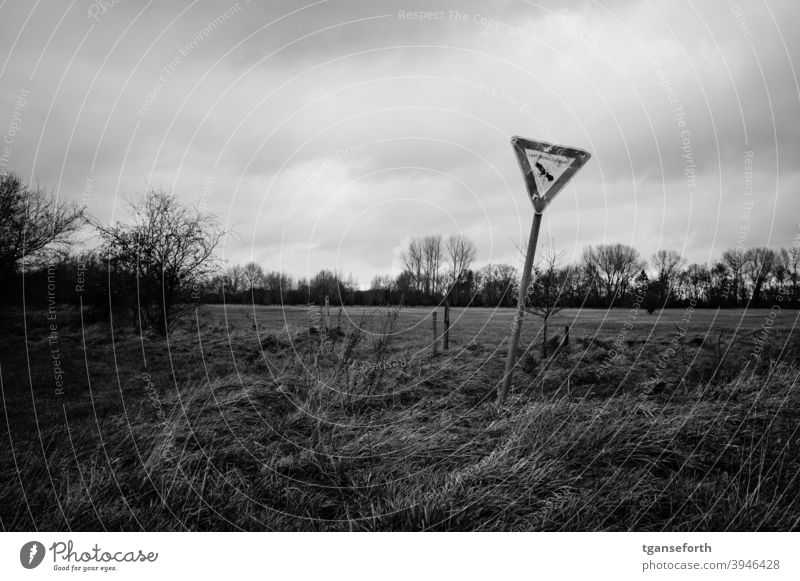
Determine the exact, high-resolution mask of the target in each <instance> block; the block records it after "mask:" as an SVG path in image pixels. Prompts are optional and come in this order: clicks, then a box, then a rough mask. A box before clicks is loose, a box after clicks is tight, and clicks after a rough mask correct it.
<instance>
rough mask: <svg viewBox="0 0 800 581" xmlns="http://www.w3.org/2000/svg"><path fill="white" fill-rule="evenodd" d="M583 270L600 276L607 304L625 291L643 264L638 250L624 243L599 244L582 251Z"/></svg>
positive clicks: (611, 302)
mask: <svg viewBox="0 0 800 581" xmlns="http://www.w3.org/2000/svg"><path fill="white" fill-rule="evenodd" d="M583 262H584V270H585V271H586V272H589V273H591V272H594V273H596V274H597V276H599V277H600V279H601V282H602V283H603V286H604V287H605V291H606V298H607V299H608V301H609V305H613V303H614V301H615V300H616V299H617V298H618V297H619V296H620V295H621V294H622V293H624V292H625V291H626V289H627V288H628V285H629V284H630V281H631V278H633V277H634V276H636V274H637V273H638V272H639V271H640V270H641V269H642V268H644V266H645V263H644V261H643V260H642V259H641V258H640V257H639V252H638V251H637V250H636V249H635V248H633V247H631V246H627V245H625V244H599V245H598V246H597V248H596V249H595V248H592V247H591V246H589V247H587V248H586V249H585V250H584V251H583Z"/></svg>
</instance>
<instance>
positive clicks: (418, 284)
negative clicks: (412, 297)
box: [402, 238, 423, 291]
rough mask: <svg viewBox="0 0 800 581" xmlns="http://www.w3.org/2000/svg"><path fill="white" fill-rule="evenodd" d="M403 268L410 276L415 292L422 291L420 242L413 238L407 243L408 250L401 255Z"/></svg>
mask: <svg viewBox="0 0 800 581" xmlns="http://www.w3.org/2000/svg"><path fill="white" fill-rule="evenodd" d="M402 260H403V266H404V267H405V270H406V271H408V273H409V274H410V275H411V277H412V279H413V281H414V287H415V290H416V291H420V290H422V263H423V253H422V242H421V241H420V240H419V239H418V238H414V239H412V240H411V242H409V245H408V250H406V251H404V252H403V254H402Z"/></svg>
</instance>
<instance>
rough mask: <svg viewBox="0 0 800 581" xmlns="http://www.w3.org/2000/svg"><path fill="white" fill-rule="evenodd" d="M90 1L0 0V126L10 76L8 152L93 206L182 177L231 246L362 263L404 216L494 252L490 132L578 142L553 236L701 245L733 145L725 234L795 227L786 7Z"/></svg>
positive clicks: (505, 231) (293, 258) (508, 184)
mask: <svg viewBox="0 0 800 581" xmlns="http://www.w3.org/2000/svg"><path fill="white" fill-rule="evenodd" d="M91 6H93V5H92V3H90V2H79V3H76V4H75V7H74V8H73V10H71V11H67V12H64V11H66V10H67V7H60V6H55V5H49V4H41V5H39V6H38V7H37V8H36V9H35V11H34V12H33V13H32V14H29V13H28V11H30V10H31V9H32V6H28V5H25V4H19V3H13V5H12V4H9V3H7V4H6V5H4V6H3V8H2V10H0V16H1V17H0V60H2V61H3V62H6V65H5V68H4V69H3V71H2V75H0V81H2V83H0V131H2V132H4V133H5V132H6V130H7V128H10V127H11V123H12V119H13V118H14V109H15V103H16V102H17V100H18V99H17V98H18V95H19V93H20V91H21V90H23V89H24V90H25V91H27V94H28V101H27V102H28V106H27V108H26V109H25V110H24V111H23V114H22V115H21V116H20V119H19V120H18V121H16V122H15V124H16V125H18V126H19V127H18V129H16V130H15V133H14V136H13V140H12V141H13V142H12V143H10V144H8V146H9V147H10V149H11V152H10V154H8V157H9V160H10V165H11V166H12V167H13V169H15V170H17V171H19V172H20V173H22V174H23V175H24V176H25V177H30V178H34V179H38V180H39V181H40V182H41V183H42V184H45V185H47V186H49V187H51V188H53V189H57V191H58V192H59V194H60V195H63V196H65V197H70V198H73V199H81V200H83V201H85V202H86V203H87V204H88V207H89V210H90V211H91V212H92V213H94V214H95V215H97V216H99V217H102V218H110V217H111V216H112V213H113V214H114V215H118V213H119V211H120V209H121V208H122V203H123V197H124V196H133V195H135V194H136V193H137V192H141V191H142V190H143V189H144V188H146V187H148V186H157V187H161V188H164V189H169V190H175V191H176V192H179V193H181V194H182V195H183V196H184V197H185V199H187V200H191V201H198V200H200V199H201V198H202V199H203V203H204V206H205V207H207V208H208V209H209V210H210V211H213V212H215V213H217V214H218V215H219V216H220V217H221V219H222V220H223V221H225V222H226V223H227V224H228V225H229V226H233V227H235V229H236V230H237V231H238V232H239V234H240V235H239V236H238V237H236V238H232V239H231V240H229V241H228V243H227V245H226V248H225V255H226V257H227V258H229V259H230V260H233V261H239V260H246V259H249V258H250V257H253V258H255V259H257V260H259V261H261V262H262V263H263V264H264V266H265V267H267V268H276V267H277V266H278V261H277V259H276V257H280V259H281V260H282V261H283V262H282V264H283V267H284V268H285V269H287V270H290V271H293V272H297V273H300V272H304V271H305V269H306V266H307V265H308V268H310V269H311V270H312V271H313V270H316V269H318V268H322V267H328V268H331V267H333V266H336V267H337V268H339V269H340V270H342V271H345V272H350V271H352V272H354V273H355V274H356V275H358V277H359V279H360V280H361V282H368V280H367V279H368V278H369V276H370V275H371V274H372V273H375V272H378V271H380V272H389V271H390V270H391V269H392V268H393V266H392V265H393V260H394V259H393V257H394V255H395V254H396V249H397V248H399V246H400V245H401V244H402V241H403V240H406V239H407V238H408V237H409V236H415V235H420V234H424V233H427V232H434V231H441V232H444V233H448V232H451V231H457V230H459V229H460V230H462V231H463V232H465V233H467V234H468V235H469V236H471V237H472V238H473V239H474V240H475V241H476V242H477V243H478V245H479V248H480V252H479V260H480V261H481V262H486V261H489V260H491V261H513V260H515V259H516V258H517V252H516V249H515V244H519V243H520V241H521V240H524V239H525V237H526V236H527V228H528V224H529V220H530V215H531V209H530V206H529V202H528V201H527V200H526V199H525V194H524V191H523V187H522V182H521V179H520V174H519V169H518V168H517V167H516V162H515V161H514V158H513V155H512V153H511V148H510V145H509V141H508V140H509V137H510V136H511V135H513V134H521V135H525V136H529V137H532V138H539V139H544V140H550V141H555V142H558V143H564V144H567V145H572V146H577V147H584V148H587V149H589V150H590V151H591V152H592V154H593V159H592V160H591V162H590V163H589V164H588V165H587V166H586V167H585V168H584V169H583V170H582V171H581V172H580V173H579V174H578V175H577V177H576V178H575V180H574V181H573V183H572V184H571V185H570V186H568V187H567V188H566V189H565V190H564V191H563V192H562V194H561V195H560V198H559V199H558V202H557V203H556V204H553V206H552V207H551V208H550V209H549V210H548V212H547V219H546V226H547V228H548V235H549V236H550V237H552V238H553V240H554V243H556V244H557V245H558V246H560V247H563V248H566V249H567V250H569V251H574V252H575V253H576V254H579V252H580V249H581V248H582V247H583V246H584V245H586V244H589V243H597V242H601V241H621V242H626V243H629V244H633V245H635V246H637V247H639V248H640V249H641V250H642V252H643V253H644V254H645V255H649V254H651V253H652V252H653V251H654V250H656V248H657V247H659V246H662V247H669V248H674V249H677V250H680V251H682V252H684V253H685V254H686V255H687V256H689V258H690V259H691V260H695V261H705V260H707V259H708V258H709V257H711V258H713V257H715V256H717V255H718V254H719V253H720V252H721V251H722V250H723V249H724V248H726V247H731V246H733V245H735V243H736V240H737V232H738V231H739V228H740V225H741V222H742V208H743V203H744V202H745V197H744V193H743V191H744V185H743V171H744V160H745V156H746V155H748V153H747V152H752V156H753V157H752V159H753V180H754V181H753V183H754V195H753V201H754V208H753V211H752V216H751V222H750V225H751V230H750V234H749V241H751V242H752V244H766V243H769V244H771V245H773V246H780V245H789V244H790V243H791V240H792V238H793V237H794V235H795V234H796V232H797V227H798V225H797V223H796V222H797V220H796V217H797V216H798V215H800V212H798V210H800V208H798V202H797V201H796V196H794V195H793V192H794V191H795V190H796V188H797V186H798V181H800V177H798V172H797V170H796V169H795V160H796V159H797V157H798V145H800V126H799V125H798V124H797V123H796V122H794V120H795V119H796V118H797V113H798V105H799V104H800V99H799V97H800V95H799V94H798V83H797V73H796V70H795V67H794V62H793V59H794V58H795V57H796V56H797V55H798V54H800V46H799V44H800V39H799V38H798V37H797V35H795V34H793V33H792V31H791V30H790V28H789V26H790V25H791V23H792V22H794V21H795V20H796V18H797V16H798V9H797V7H796V6H794V5H791V4H788V3H778V2H771V3H769V4H766V5H763V6H759V7H758V8H756V7H755V6H750V5H744V4H742V6H740V7H738V8H737V9H735V10H734V8H733V6H734V5H733V4H715V5H700V6H698V5H696V4H692V3H684V2H677V3H667V2H659V3H649V4H640V3H635V2H614V3H606V4H604V5H600V4H596V3H590V2H587V3H576V4H573V5H570V6H569V7H568V8H567V9H564V8H562V5H561V3H555V2H552V3H542V4H537V5H533V4H531V3H527V2H521V1H519V2H517V1H507V2H490V3H477V2H459V3H450V2H447V3H445V2H443V3H441V4H440V5H435V6H431V5H430V4H422V3H419V4H409V5H407V6H402V7H399V6H398V5H397V3H395V2H389V1H388V0H387V1H381V2H371V3H368V4H364V3H359V2H355V1H354V0H353V1H347V2H343V1H338V0H336V1H334V0H331V1H328V2H319V3H316V2H307V3H306V4H305V5H299V4H297V3H295V2H289V1H288V0H286V1H281V2H270V3H269V4H268V5H261V4H257V3H255V2H245V1H243V0H240V1H239V2H238V4H237V3H235V2H231V3H230V4H224V3H223V4H220V3H211V2H204V1H198V2H182V3H171V4H162V3H158V4H155V3H154V4H151V5H149V6H147V7H146V8H144V5H139V4H134V3H131V2H124V1H121V2H119V3H117V4H115V5H114V6H112V7H110V8H108V9H107V10H106V12H105V13H99V12H98V9H97V8H94V9H92V10H94V11H95V18H93V17H91V16H90V14H89V10H90V9H91V8H90V7H91ZM95 6H97V5H95ZM736 6H738V5H736ZM401 11H403V14H401ZM417 11H433V13H432V14H431V15H429V16H430V18H426V19H424V20H422V21H420V20H419V19H418V18H416V19H415V18H414V13H415V12H417ZM26 19H27V24H26V25H25V27H24V28H22V26H23V23H25V21H26ZM59 21H60V25H59ZM17 36H18V38H17ZM12 48H13V50H12ZM362 145H363V147H361V146H362ZM354 147H358V150H357V151H350V150H351V149H352V148H354ZM348 148H350V149H348ZM342 152H345V153H344V154H343V153H342ZM330 160H333V161H332V162H331V161H330ZM412 168H416V169H412ZM315 171H317V174H318V176H319V177H318V179H314V180H310V176H312V175H314V172H315ZM309 181H311V183H309ZM207 182H208V183H212V184H213V186H212V187H211V188H208V187H206V188H205V192H204V183H207ZM292 207H294V210H293V211H292V212H290V213H289V214H287V211H288V210H289V209H291V208H292ZM395 262H396V260H395Z"/></svg>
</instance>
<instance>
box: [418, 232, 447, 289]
mask: <svg viewBox="0 0 800 581" xmlns="http://www.w3.org/2000/svg"><path fill="white" fill-rule="evenodd" d="M442 253H443V248H442V237H441V235H439V234H436V235H434V236H425V238H423V239H422V260H423V261H422V277H423V280H424V283H425V294H428V295H431V294H435V293H436V292H437V291H438V290H439V286H440V283H441V269H442Z"/></svg>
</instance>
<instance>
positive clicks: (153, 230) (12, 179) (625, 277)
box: [0, 174, 800, 333]
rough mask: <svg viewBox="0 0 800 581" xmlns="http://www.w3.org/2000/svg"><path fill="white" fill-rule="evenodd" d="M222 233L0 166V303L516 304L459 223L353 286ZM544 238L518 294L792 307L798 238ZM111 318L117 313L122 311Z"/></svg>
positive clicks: (139, 315)
mask: <svg viewBox="0 0 800 581" xmlns="http://www.w3.org/2000/svg"><path fill="white" fill-rule="evenodd" d="M84 228H87V229H91V230H93V231H94V232H95V233H96V234H97V235H98V236H99V238H100V244H99V245H98V247H97V248H96V249H93V250H85V249H84V250H79V249H77V248H76V246H75V244H74V242H73V235H74V234H75V233H77V232H78V231H80V230H83V229H84ZM227 234H228V232H225V231H224V230H223V229H222V228H221V226H220V224H219V221H218V218H217V217H216V216H214V215H211V214H208V213H204V212H203V211H202V210H201V208H200V207H199V206H198V207H196V208H192V207H190V206H188V205H186V204H184V203H183V202H181V200H180V199H179V198H178V197H177V196H175V195H174V194H172V193H170V192H164V191H157V190H149V191H146V192H145V193H144V195H143V196H142V197H141V198H140V200H139V201H135V202H130V203H129V207H128V219H127V220H124V221H118V222H115V223H113V224H105V223H101V222H100V221H98V220H96V219H93V218H92V217H91V216H88V215H87V214H86V212H85V208H83V207H80V206H78V205H77V204H74V203H69V202H66V201H63V200H59V199H58V198H56V197H55V196H53V195H51V194H49V193H48V192H47V191H45V190H44V189H42V188H40V187H30V186H28V185H26V184H24V183H23V182H22V181H21V179H20V178H19V177H18V176H16V175H14V174H0V271H2V273H0V277H1V278H0V304H6V305H8V304H11V305H15V304H16V305H19V304H23V301H24V303H25V304H26V305H28V306H29V307H32V308H48V309H52V306H53V305H54V304H59V303H68V304H76V305H78V304H80V305H83V306H85V307H88V308H89V311H90V312H91V313H94V314H95V316H97V317H98V318H100V317H103V318H107V317H108V316H109V315H110V314H111V313H114V314H115V315H117V314H119V315H122V316H124V317H127V318H128V319H129V320H131V321H134V323H135V324H142V325H144V324H145V323H146V324H147V325H150V326H153V327H154V328H155V329H156V330H157V331H158V332H161V333H165V332H168V330H169V329H170V328H171V327H172V326H173V324H174V323H175V322H177V321H178V320H179V319H180V318H181V316H182V312H183V313H185V312H186V310H187V308H188V307H189V306H190V305H192V304H214V303H226V304H245V303H247V304H256V305H309V304H316V305H322V304H325V302H326V300H328V301H329V302H330V304H331V305H333V306H338V305H344V306H381V305H405V306H409V307H414V306H433V305H438V304H441V303H442V302H444V301H449V304H450V305H452V306H457V307H514V306H515V305H516V303H517V298H518V296H519V292H520V289H519V279H520V276H519V275H520V273H519V272H518V270H517V268H515V267H514V266H513V265H510V264H487V265H484V266H482V267H478V266H477V265H476V258H477V255H478V249H477V246H476V245H475V243H474V242H472V241H471V240H470V239H469V238H467V237H466V236H464V235H460V234H453V235H450V236H447V237H444V236H442V235H441V234H432V235H428V236H422V237H417V238H414V239H412V240H411V241H410V242H409V244H408V247H407V248H406V249H405V250H404V252H403V253H402V256H401V258H402V272H401V273H400V274H399V275H397V276H387V275H376V276H375V277H373V279H372V280H371V282H370V285H369V288H367V289H361V288H359V284H358V281H357V280H356V278H355V277H354V276H352V275H348V276H345V275H343V274H342V273H341V272H337V271H334V270H329V269H323V270H320V271H319V272H317V273H316V274H315V275H313V276H311V277H309V278H301V277H299V278H296V277H294V276H292V275H291V274H289V273H285V272H278V271H275V270H273V269H270V268H269V267H266V268H265V267H264V266H263V265H260V264H257V263H255V262H249V263H247V264H244V265H239V264H234V265H227V266H226V265H223V264H222V263H221V262H220V261H219V260H218V258H217V256H216V251H217V248H218V247H219V245H220V243H221V241H222V240H223V239H224V236H226V235H227ZM562 255H563V253H559V252H558V251H557V250H556V249H554V248H553V247H552V246H550V245H545V246H544V248H541V249H540V250H539V251H538V252H537V257H536V262H535V266H534V271H535V272H534V276H533V279H532V283H531V285H530V286H529V287H528V289H527V299H528V304H529V305H530V306H531V308H533V309H534V310H535V309H536V308H542V307H544V308H545V309H546V310H547V311H548V312H551V311H553V309H554V308H555V309H556V310H557V309H559V308H568V307H581V308H609V307H628V306H631V305H633V304H641V305H642V306H643V307H644V308H646V309H647V310H648V311H650V312H653V311H655V310H657V309H661V308H670V307H681V306H685V305H689V304H691V305H692V306H693V307H711V308H737V307H765V306H766V307H770V306H772V305H776V304H781V305H782V306H783V307H798V306H800V236H798V237H796V238H795V239H794V240H793V241H792V246H791V247H790V248H788V249H786V248H780V249H778V250H774V249H770V248H766V247H757V248H747V249H746V248H733V249H729V250H726V251H724V252H723V253H722V255H721V256H720V258H719V260H718V261H716V262H713V263H710V264H688V263H687V261H686V259H685V258H683V257H682V256H680V254H679V253H678V252H675V251H673V250H666V249H662V250H658V251H657V252H656V253H655V254H654V255H653V256H652V257H650V260H649V261H648V260H646V259H645V258H644V257H642V256H641V255H640V253H639V252H638V251H637V250H636V249H635V248H633V247H631V246H628V245H625V244H614V243H612V244H598V245H590V246H587V247H586V248H584V250H583V252H582V254H581V257H580V259H579V260H578V261H577V262H575V263H572V264H562V260H561V258H562ZM120 318H122V317H120Z"/></svg>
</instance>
